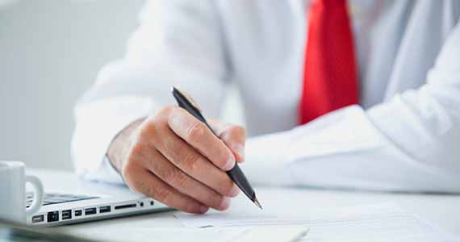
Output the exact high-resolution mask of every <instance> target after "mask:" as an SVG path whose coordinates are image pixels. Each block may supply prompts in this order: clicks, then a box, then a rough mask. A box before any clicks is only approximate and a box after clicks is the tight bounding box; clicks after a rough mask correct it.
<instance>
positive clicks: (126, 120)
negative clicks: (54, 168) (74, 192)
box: [72, 97, 153, 178]
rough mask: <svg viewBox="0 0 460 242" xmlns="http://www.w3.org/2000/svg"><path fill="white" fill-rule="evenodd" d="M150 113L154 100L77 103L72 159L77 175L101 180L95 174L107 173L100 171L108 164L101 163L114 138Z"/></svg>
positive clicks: (135, 98) (133, 99) (121, 98)
mask: <svg viewBox="0 0 460 242" xmlns="http://www.w3.org/2000/svg"><path fill="white" fill-rule="evenodd" d="M152 112H153V101H152V100H151V99H150V98H139V97H117V98H111V99H109V100H103V101H98V102H92V103H90V104H79V105H78V106H77V110H76V118H77V127H76V129H75V134H74V138H73V141H72V156H73V160H74V164H75V167H76V170H77V173H78V174H79V175H81V176H84V177H88V178H90V177H104V176H100V175H97V174H96V173H101V172H102V173H105V172H106V171H101V170H103V169H104V167H106V165H104V164H105V163H107V162H108V161H107V162H103V161H104V160H105V159H106V152H107V150H108V147H109V146H110V144H111V143H112V140H113V139H114V137H115V136H116V135H118V133H119V132H120V131H121V130H123V129H124V128H126V127H127V126H128V125H130V124H131V123H132V122H134V121H136V120H138V119H140V118H142V117H145V116H148V115H149V114H150V113H152ZM108 165H110V164H108ZM110 166H111V165H110ZM112 169H113V168H112Z"/></svg>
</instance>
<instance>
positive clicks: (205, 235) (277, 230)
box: [69, 226, 309, 242]
mask: <svg viewBox="0 0 460 242" xmlns="http://www.w3.org/2000/svg"><path fill="white" fill-rule="evenodd" d="M308 230H309V228H308V226H288V227H285V226H271V227H244V228H242V227H240V228H205V229H202V228H200V229H187V228H180V229H155V228H138V229H136V228H132V227H130V228H117V229H116V230H114V229H113V228H111V229H91V228H89V229H84V230H73V231H72V230H70V231H69V232H70V233H71V234H74V235H77V236H80V237H86V238H90V239H96V240H101V241H111V242H112V241H113V242H138V241H161V242H175V241H190V242H191V241H199V242H208V241H209V242H229V241H232V242H254V241H277V242H296V241H299V240H301V239H302V238H304V237H305V235H306V234H307V233H308Z"/></svg>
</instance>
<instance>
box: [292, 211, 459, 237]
mask: <svg viewBox="0 0 460 242" xmlns="http://www.w3.org/2000/svg"><path fill="white" fill-rule="evenodd" d="M326 241H327V242H331V241H340V242H361V241H362V242H369V241H372V242H454V241H457V242H458V241H460V239H459V238H456V237H454V236H453V235H451V234H448V233H445V232H443V231H441V230H438V229H436V228H434V227H432V226H430V225H429V224H427V223H425V222H423V221H422V220H420V219H418V218H417V217H415V216H413V215H406V216H397V217H387V218H383V217H381V218H375V219H370V220H363V221H353V222H342V223H329V224H315V225H311V227H310V231H309V232H308V235H306V236H305V237H304V238H303V239H302V240H299V242H326Z"/></svg>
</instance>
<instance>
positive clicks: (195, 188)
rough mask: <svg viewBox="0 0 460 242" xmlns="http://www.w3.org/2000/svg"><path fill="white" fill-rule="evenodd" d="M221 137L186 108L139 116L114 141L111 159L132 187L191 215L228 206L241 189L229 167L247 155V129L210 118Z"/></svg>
mask: <svg viewBox="0 0 460 242" xmlns="http://www.w3.org/2000/svg"><path fill="white" fill-rule="evenodd" d="M209 124H210V125H211V126H212V128H213V130H214V131H215V132H216V133H217V135H218V136H219V138H220V139H219V138H217V137H215V136H214V134H213V133H212V132H211V131H210V130H209V129H208V128H207V127H206V126H205V125H204V124H203V123H201V122H200V121H199V120H197V119H196V118H195V117H193V116H192V115H191V114H189V113H188V112H187V111H185V110H184V109H182V108H179V107H175V106H170V107H165V108H163V109H161V110H159V111H158V112H157V113H156V114H155V115H154V116H150V117H148V118H146V119H144V120H139V121H137V122H134V123H133V124H131V125H130V126H129V127H128V128H126V129H125V130H123V131H122V132H121V133H120V134H119V135H118V136H117V137H116V138H115V140H114V141H113V142H112V144H111V146H110V148H109V151H108V157H109V160H110V161H111V163H112V165H113V166H114V167H115V169H117V170H118V171H119V172H120V173H121V175H122V177H123V179H124V181H125V183H126V184H127V185H128V186H129V187H130V188H131V189H132V190H134V191H137V192H141V193H143V194H145V195H147V196H149V197H152V198H155V199H156V200H158V201H160V202H162V203H164V204H166V205H168V206H170V207H174V208H177V209H180V210H183V211H186V212H189V213H205V212H206V211H207V210H208V209H209V207H211V208H214V209H217V210H225V209H227V208H228V207H229V205H230V199H229V197H235V196H236V195H237V194H238V193H239V189H238V187H237V186H236V185H235V184H234V183H233V181H232V180H231V179H230V178H229V177H228V175H227V174H226V172H225V171H228V170H230V169H231V168H233V166H234V165H235V161H237V162H242V161H243V159H244V143H245V140H246V131H245V129H244V128H242V127H240V126H233V125H229V124H224V123H222V122H219V121H214V120H210V121H209Z"/></svg>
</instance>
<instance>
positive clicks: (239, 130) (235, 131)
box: [230, 125, 246, 137]
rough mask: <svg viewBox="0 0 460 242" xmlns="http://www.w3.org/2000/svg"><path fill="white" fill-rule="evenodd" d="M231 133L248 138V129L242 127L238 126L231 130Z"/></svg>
mask: <svg viewBox="0 0 460 242" xmlns="http://www.w3.org/2000/svg"><path fill="white" fill-rule="evenodd" d="M230 133H233V134H235V135H239V136H243V137H246V129H245V128H243V127H242V126H239V125H236V126H233V127H231V128H230Z"/></svg>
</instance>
